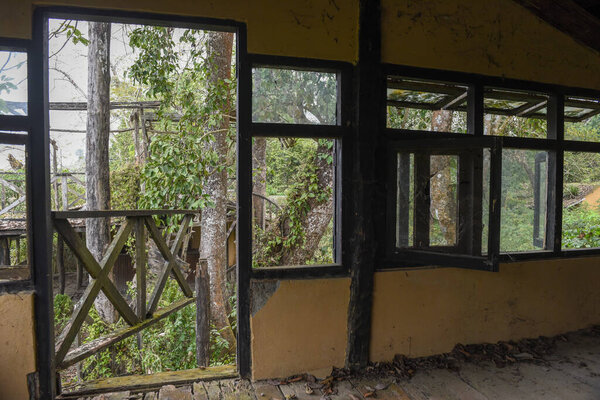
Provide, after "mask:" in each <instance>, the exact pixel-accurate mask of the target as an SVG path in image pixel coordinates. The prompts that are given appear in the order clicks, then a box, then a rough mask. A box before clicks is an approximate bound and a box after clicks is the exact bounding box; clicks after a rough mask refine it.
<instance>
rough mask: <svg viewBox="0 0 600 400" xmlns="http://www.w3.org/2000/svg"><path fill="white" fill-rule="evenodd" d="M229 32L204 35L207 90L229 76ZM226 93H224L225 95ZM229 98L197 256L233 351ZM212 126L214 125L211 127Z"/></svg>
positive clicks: (214, 144) (214, 145)
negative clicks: (229, 293)
mask: <svg viewBox="0 0 600 400" xmlns="http://www.w3.org/2000/svg"><path fill="white" fill-rule="evenodd" d="M232 46H233V34H232V33H226V32H210V33H209V34H208V59H209V60H210V61H209V62H210V65H209V72H208V81H209V85H210V86H209V90H219V89H218V86H219V84H220V82H223V81H224V80H225V79H231V53H232ZM227 96H228V95H227ZM229 101H230V99H229V98H227V100H226V101H225V102H224V105H223V108H224V109H222V110H218V112H219V113H221V114H223V117H222V122H221V124H220V126H219V127H217V131H216V133H215V134H214V140H213V141H211V142H209V144H208V147H209V148H208V149H207V150H208V151H213V152H215V153H216V154H217V156H218V162H217V164H218V165H217V166H215V167H213V170H212V171H211V172H210V174H209V176H208V178H207V179H206V182H205V184H204V192H205V193H206V194H207V195H208V196H209V198H210V199H211V201H212V202H213V203H214V204H215V206H214V207H208V208H206V209H204V210H203V211H202V238H201V241H200V242H201V243H200V258H204V259H206V260H207V262H208V274H209V277H210V313H211V317H212V320H213V323H214V324H215V325H216V327H217V329H219V330H220V331H221V334H222V336H223V338H225V340H227V341H228V342H229V344H230V351H231V352H233V351H234V349H235V346H236V341H235V335H234V334H233V330H232V329H231V325H230V324H229V319H228V318H227V309H226V302H227V300H228V299H227V296H226V290H225V275H226V269H227V248H226V242H227V170H226V168H223V167H224V166H225V164H226V162H227V131H228V128H229V123H230V121H229V117H228V115H229V113H228V112H227V111H228V108H229ZM213 129H214V128H213Z"/></svg>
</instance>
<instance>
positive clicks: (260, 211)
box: [252, 137, 267, 229]
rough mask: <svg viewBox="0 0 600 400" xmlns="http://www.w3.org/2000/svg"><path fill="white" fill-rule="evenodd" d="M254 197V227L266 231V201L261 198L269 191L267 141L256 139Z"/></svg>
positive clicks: (253, 157)
mask: <svg viewBox="0 0 600 400" xmlns="http://www.w3.org/2000/svg"><path fill="white" fill-rule="evenodd" d="M252 177H253V179H252V193H254V194H257V195H258V196H253V197H252V206H253V210H252V211H253V219H254V225H256V226H259V227H260V228H261V229H265V200H263V199H262V198H261V197H260V196H263V197H264V196H265V195H266V189H267V139H266V138H264V137H256V138H254V143H253V145H252Z"/></svg>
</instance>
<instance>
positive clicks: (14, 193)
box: [0, 144, 30, 282]
mask: <svg viewBox="0 0 600 400" xmlns="http://www.w3.org/2000/svg"><path fill="white" fill-rule="evenodd" d="M26 165H27V157H26V154H25V146H23V145H7V144H0V282H5V281H14V280H23V279H29V277H30V268H29V263H28V250H27V245H28V244H27V226H28V224H27V195H26V185H25V176H26V175H25V172H26Z"/></svg>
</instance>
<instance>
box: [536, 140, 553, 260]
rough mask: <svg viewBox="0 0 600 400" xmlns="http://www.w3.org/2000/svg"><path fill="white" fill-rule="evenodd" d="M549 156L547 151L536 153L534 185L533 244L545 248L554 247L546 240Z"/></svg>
mask: <svg viewBox="0 0 600 400" xmlns="http://www.w3.org/2000/svg"><path fill="white" fill-rule="evenodd" d="M549 158H550V157H549V155H548V153H547V152H545V151H543V152H539V153H537V154H536V155H535V169H534V187H533V245H534V246H535V247H539V248H542V249H544V250H546V249H549V248H551V247H552V244H551V243H547V240H546V238H547V235H546V220H547V218H546V216H547V211H548V207H547V205H548V200H547V198H548V162H549Z"/></svg>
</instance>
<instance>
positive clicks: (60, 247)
mask: <svg viewBox="0 0 600 400" xmlns="http://www.w3.org/2000/svg"><path fill="white" fill-rule="evenodd" d="M57 236H58V237H57V238H56V268H57V269H58V284H59V291H60V294H65V242H64V240H63V239H62V237H60V234H59V235H57Z"/></svg>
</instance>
